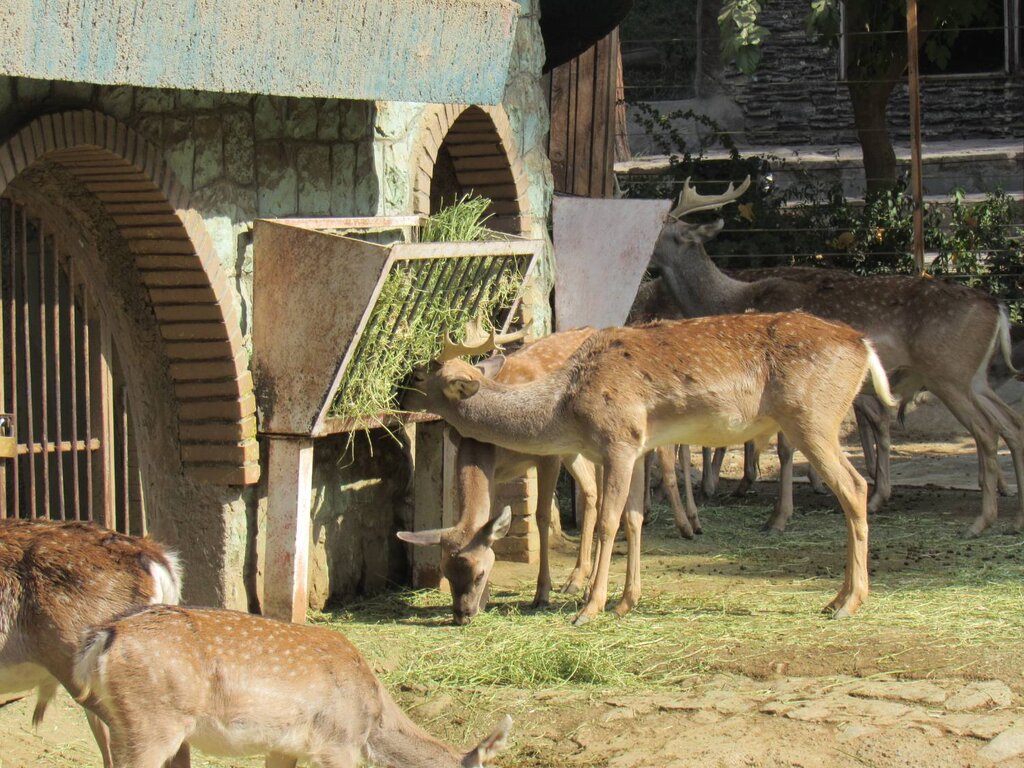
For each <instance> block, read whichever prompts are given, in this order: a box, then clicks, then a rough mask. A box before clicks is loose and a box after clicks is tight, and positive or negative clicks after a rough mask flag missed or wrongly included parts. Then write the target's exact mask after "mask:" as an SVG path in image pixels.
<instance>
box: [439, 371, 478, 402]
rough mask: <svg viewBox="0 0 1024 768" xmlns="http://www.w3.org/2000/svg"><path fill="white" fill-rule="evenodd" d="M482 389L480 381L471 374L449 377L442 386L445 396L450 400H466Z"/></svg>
mask: <svg viewBox="0 0 1024 768" xmlns="http://www.w3.org/2000/svg"><path fill="white" fill-rule="evenodd" d="M479 389H480V382H479V381H477V380H476V379H474V378H471V377H469V376H455V377H453V378H450V379H448V381H446V382H445V383H444V386H442V387H441V391H442V392H444V396H445V397H447V398H448V399H449V400H466V399H468V398H470V397H472V396H473V395H475V394H476V393H477V392H478V391H479Z"/></svg>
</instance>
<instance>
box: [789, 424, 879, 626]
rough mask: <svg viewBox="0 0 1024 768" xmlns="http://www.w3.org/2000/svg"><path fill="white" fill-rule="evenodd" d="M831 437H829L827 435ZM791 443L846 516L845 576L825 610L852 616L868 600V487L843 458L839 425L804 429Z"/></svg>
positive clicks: (835, 615)
mask: <svg viewBox="0 0 1024 768" xmlns="http://www.w3.org/2000/svg"><path fill="white" fill-rule="evenodd" d="M830 433H831V434H830ZM789 434H790V438H791V441H792V443H793V445H794V446H795V447H797V448H798V449H799V450H800V451H801V452H803V454H804V456H806V457H807V460H808V461H809V462H810V463H811V465H812V466H813V467H814V468H815V469H816V470H817V471H818V472H819V473H820V474H821V477H822V479H823V480H824V481H825V483H826V485H828V487H829V488H831V489H832V491H833V493H835V495H836V496H837V497H838V499H839V504H840V506H841V507H842V508H843V513H844V514H845V515H846V572H845V576H844V579H843V586H842V589H840V590H839V593H838V594H837V595H836V597H835V599H833V600H832V602H830V603H829V604H828V606H826V608H825V610H826V611H827V612H831V613H832V616H833V618H836V619H842V618H846V617H848V616H852V615H853V614H854V613H856V612H857V609H858V608H860V606H861V605H862V604H863V603H864V601H865V600H866V599H867V596H868V510H867V499H868V484H867V481H866V480H865V479H864V478H863V477H861V475H860V474H859V473H858V472H857V470H856V469H854V467H853V465H852V464H851V463H850V462H849V460H848V459H847V458H846V457H845V456H844V455H843V450H842V447H841V446H840V445H839V430H838V424H837V425H836V426H835V428H834V429H827V430H826V429H825V428H818V429H813V431H812V430H811V429H803V430H801V429H800V428H799V427H797V429H795V430H793V431H792V432H790V433H789Z"/></svg>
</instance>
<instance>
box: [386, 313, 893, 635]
mask: <svg viewBox="0 0 1024 768" xmlns="http://www.w3.org/2000/svg"><path fill="white" fill-rule="evenodd" d="M556 335H557V334H556ZM869 371H870V372H871V374H872V380H873V383H874V386H875V389H876V391H877V392H878V393H879V395H880V396H881V397H883V398H884V399H886V401H887V402H890V403H891V402H892V400H891V396H890V395H889V390H888V384H887V382H886V378H885V372H884V371H883V369H882V367H881V364H880V363H879V362H878V358H877V356H876V355H875V353H874V351H873V350H872V348H871V345H870V343H869V342H868V341H866V340H865V339H864V338H863V336H862V335H861V334H859V333H858V332H856V331H853V330H852V329H850V328H848V327H846V326H842V325H837V324H834V323H829V322H826V321H824V320H821V319H819V318H815V317H812V316H810V315H805V314H802V313H780V314H773V315H772V314H745V315H734V316H728V317H709V318H701V319H698V320H682V321H668V322H663V323H657V324H653V325H649V326H641V327H631V328H630V327H627V328H609V329H605V330H602V331H598V332H596V333H594V334H593V335H592V336H591V337H590V338H589V339H588V340H587V341H586V342H584V344H583V345H582V346H581V347H580V348H579V349H578V350H577V351H576V353H575V354H573V355H572V357H570V358H569V360H568V361H567V362H566V363H565V365H563V366H562V367H560V368H559V369H557V370H556V371H554V372H553V373H550V374H548V375H547V376H545V377H544V378H542V379H539V380H537V381H534V382H531V383H529V384H522V385H518V386H514V385H508V384H501V383H499V382H496V381H494V380H492V379H490V378H488V377H487V375H486V374H485V372H484V371H482V370H481V369H479V368H477V367H475V366H473V365H470V364H469V363H467V362H465V361H463V360H459V359H455V360H449V361H447V362H444V363H434V364H432V365H431V366H429V367H428V368H425V369H420V370H419V371H417V372H416V373H415V374H414V378H413V382H414V386H415V389H413V390H411V391H409V392H407V394H406V397H405V400H404V403H405V406H406V407H407V408H409V409H411V410H420V411H430V412H432V413H436V414H438V415H440V416H442V417H443V418H444V419H446V420H447V421H448V423H449V424H451V425H452V426H453V427H454V428H455V429H456V431H458V432H459V433H460V434H462V435H463V436H464V437H471V438H473V439H476V440H481V441H485V442H491V443H494V444H496V445H499V446H502V447H504V448H507V449H508V450H513V451H518V452H521V453H527V454H531V455H554V456H561V455H566V454H571V453H581V454H583V455H584V456H585V457H586V458H588V459H590V460H591V461H593V462H595V463H597V464H599V465H600V466H601V467H602V468H603V478H602V493H601V501H600V515H599V520H600V536H599V546H600V553H599V559H598V563H597V568H596V571H595V575H594V576H593V578H592V580H591V590H590V597H589V599H588V601H587V603H586V605H585V607H584V608H583V610H582V611H581V612H580V614H579V615H578V616H577V617H576V623H577V624H581V623H584V622H586V621H589V620H591V619H593V618H594V617H595V616H596V615H597V614H598V613H599V612H600V611H601V610H603V608H604V603H605V599H606V597H607V592H608V570H609V564H610V560H611V551H612V542H613V541H614V536H615V532H616V530H617V529H618V526H619V521H620V518H621V516H622V514H623V510H624V508H625V507H627V502H630V501H631V500H630V499H629V498H627V497H628V496H633V497H634V498H633V500H632V501H631V503H629V504H628V506H629V509H628V510H627V515H626V517H627V520H626V522H627V527H626V533H627V541H628V559H627V580H626V588H625V591H624V594H623V597H622V600H621V602H620V603H619V604H618V606H617V607H616V613H618V614H619V615H622V614H624V613H626V612H628V611H629V610H630V609H631V608H632V607H633V606H634V605H635V603H636V601H637V599H638V598H639V596H640V574H639V553H640V527H641V524H642V515H641V512H640V509H639V505H638V504H637V503H636V499H635V497H636V495H637V494H636V492H635V489H637V488H641V489H642V462H640V459H641V458H642V457H643V455H644V454H645V453H646V452H648V451H650V450H652V449H653V448H656V447H658V446H660V445H670V444H676V443H698V444H703V445H733V444H736V443H739V442H744V441H746V440H748V439H751V440H755V441H759V442H763V441H764V440H766V439H767V438H768V437H769V436H770V435H771V434H773V433H775V432H777V431H779V430H780V429H781V430H782V431H783V432H785V433H786V434H787V436H788V437H789V438H790V439H791V441H792V442H793V444H794V445H795V446H796V447H797V448H799V449H800V450H801V451H802V452H803V453H804V455H805V456H807V457H808V460H809V461H810V462H811V464H812V465H813V466H814V467H815V468H816V469H817V470H818V471H819V472H820V473H821V476H822V477H823V478H824V480H825V482H826V483H827V484H828V485H829V487H830V488H831V489H832V490H833V491H834V492H835V493H836V495H837V496H838V497H839V501H840V504H841V506H842V508H843V511H844V512H845V513H846V518H847V563H846V577H845V580H844V583H843V586H842V588H841V589H840V591H839V593H838V594H837V596H836V598H835V599H834V600H833V601H832V602H831V603H830V604H829V606H828V608H829V609H830V610H832V611H833V612H834V615H835V616H836V617H843V616H848V615H850V614H853V613H854V612H855V611H856V610H857V609H858V608H859V607H860V605H861V604H862V603H863V601H864V599H865V598H866V597H867V593H868V577H867V509H866V506H867V484H866V483H865V482H864V479H863V478H862V477H861V476H860V475H859V474H857V472H856V470H854V468H853V466H852V465H851V464H850V462H849V461H848V460H847V459H846V457H845V456H844V455H843V453H842V449H841V448H840V445H839V427H840V424H841V422H842V420H843V416H844V415H845V413H846V411H847V410H848V409H849V407H850V404H851V403H852V402H853V398H854V396H855V395H856V394H857V392H858V391H859V390H860V387H861V384H862V382H863V380H864V378H865V376H866V374H867V373H868V372H869ZM638 466H639V470H640V471H639V472H637V469H638ZM637 475H640V476H641V477H639V478H638V477H637ZM634 479H636V480H638V482H633V480H634ZM631 486H632V488H633V489H634V493H633V494H630V493H629V491H630V488H631ZM639 495H640V496H641V497H642V493H641V494H639Z"/></svg>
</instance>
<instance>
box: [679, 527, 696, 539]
mask: <svg viewBox="0 0 1024 768" xmlns="http://www.w3.org/2000/svg"><path fill="white" fill-rule="evenodd" d="M676 530H677V531H679V535H680V536H682V537H683V538H684V539H692V538H693V530H692V529H688V528H683V527H682V526H678V525H677V526H676Z"/></svg>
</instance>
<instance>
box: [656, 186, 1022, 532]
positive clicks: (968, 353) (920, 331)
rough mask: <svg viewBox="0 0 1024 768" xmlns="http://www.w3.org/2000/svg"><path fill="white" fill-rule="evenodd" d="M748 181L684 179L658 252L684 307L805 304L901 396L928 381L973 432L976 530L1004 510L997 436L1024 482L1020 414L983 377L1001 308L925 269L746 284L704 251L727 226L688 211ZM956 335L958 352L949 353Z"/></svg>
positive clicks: (694, 311) (709, 310)
mask: <svg viewBox="0 0 1024 768" xmlns="http://www.w3.org/2000/svg"><path fill="white" fill-rule="evenodd" d="M749 183H750V180H749V178H748V179H747V180H746V181H745V182H744V183H743V184H742V185H740V187H739V188H737V189H734V188H733V185H732V184H730V185H729V189H728V190H727V191H726V193H724V194H722V195H716V196H701V195H697V194H695V193H694V191H693V189H692V188H691V187H690V185H689V182H687V184H686V185H684V188H683V191H682V193H681V194H680V200H679V204H678V205H677V206H676V208H675V209H674V210H673V211H672V212H671V213H670V214H669V216H668V218H667V219H666V224H665V226H664V227H663V228H662V231H661V233H660V234H659V236H658V241H657V244H656V245H655V249H654V254H653V257H652V261H653V263H654V264H655V265H656V266H657V267H658V269H659V270H660V272H661V276H662V280H663V282H664V285H665V288H666V289H667V291H668V292H669V294H670V295H671V296H672V298H673V299H674V301H675V302H676V305H677V306H678V307H679V310H680V311H681V312H682V313H683V315H685V316H687V317H702V316H707V315H719V314H730V313H736V312H746V311H759V312H775V311H787V310H802V311H805V312H809V313H811V314H813V315H816V316H818V317H822V318H825V319H829V320H835V321H838V322H844V323H847V324H849V325H851V326H852V327H854V328H856V329H858V330H859V331H861V332H862V333H864V334H865V336H867V338H868V339H870V340H871V341H872V342H873V343H874V344H875V347H876V348H877V350H878V355H879V357H880V358H881V360H882V362H883V365H884V366H885V369H886V370H887V371H889V372H891V374H892V375H893V376H894V382H893V383H894V388H895V389H896V390H897V391H898V392H899V393H900V394H902V395H904V396H905V395H909V394H911V393H913V392H916V391H917V390H918V389H919V388H921V387H922V386H923V387H926V388H927V389H928V390H930V391H931V392H932V393H933V394H934V395H935V396H936V397H938V398H939V399H940V400H941V401H942V402H943V403H944V404H945V405H946V407H948V408H949V410H950V411H951V412H952V413H953V415H954V416H955V417H956V418H957V419H958V420H959V421H960V423H961V424H963V425H964V426H965V427H966V428H967V429H968V430H969V431H970V433H971V435H972V436H973V437H974V439H975V442H976V444H977V448H978V458H979V467H980V486H981V491H982V502H981V513H980V514H979V515H978V517H977V518H976V519H975V520H974V522H973V523H972V524H971V526H970V528H969V529H968V531H967V534H968V535H971V536H976V535H978V534H980V533H981V532H982V531H984V530H985V529H986V528H988V527H989V526H990V525H992V523H994V522H995V520H996V518H997V514H998V511H997V507H996V487H997V483H998V466H997V464H996V441H997V440H998V438H999V437H1002V438H1003V440H1005V441H1006V444H1007V446H1009V448H1010V453H1011V454H1012V456H1013V464H1014V472H1015V474H1016V477H1017V486H1018V488H1021V487H1024V450H1022V449H1024V421H1022V420H1021V417H1020V416H1019V415H1018V414H1017V413H1016V412H1015V411H1014V410H1013V409H1012V408H1010V407H1009V406H1007V405H1006V403H1004V402H1003V401H1002V400H1001V399H1000V398H999V397H998V396H997V395H996V394H995V392H993V391H992V389H991V387H990V386H989V384H988V382H987V380H986V375H985V374H986V370H987V367H988V364H989V360H990V359H991V357H992V355H993V352H994V351H995V349H996V347H997V346H998V347H999V348H1000V349H1001V351H1002V353H1003V355H1004V358H1005V359H1006V360H1009V356H1010V338H1009V321H1008V318H1007V315H1006V311H1005V309H1004V308H1003V307H1001V306H1000V305H999V304H998V302H996V300H995V299H993V298H992V297H991V296H988V295H987V294H984V293H982V292H980V291H976V290H974V289H971V288H967V287H965V286H962V285H957V284H954V283H950V282H946V281H944V280H938V279H932V278H924V277H908V276H891V275H890V276H876V277H854V276H852V275H846V274H845V273H844V274H843V275H842V276H839V275H836V274H833V273H822V274H821V276H820V277H814V278H813V279H808V280H806V281H795V280H786V279H781V278H767V279H764V280H757V281H754V282H750V283H747V282H743V281H740V280H736V279H734V278H731V277H729V276H728V275H726V274H725V273H723V272H722V271H721V270H720V269H718V268H717V267H716V266H715V265H714V263H713V262H712V261H711V259H710V258H709V257H708V255H707V252H706V251H705V250H704V243H705V242H706V241H707V240H709V239H711V238H713V237H714V236H715V235H717V234H718V232H719V231H721V229H722V226H723V222H722V221H721V219H719V220H718V221H716V222H713V223H710V224H701V225H698V224H690V223H687V222H685V221H683V220H682V217H683V216H684V215H686V214H688V213H695V212H698V211H707V210H712V209H716V208H719V207H721V206H722V205H725V204H726V203H729V202H732V201H734V200H736V199H737V198H738V197H739V196H740V195H742V194H743V192H744V191H745V190H746V188H747V186H748V185H749ZM953 340H955V353H950V344H951V343H954V341H953ZM877 466H878V475H879V477H878V484H879V485H880V486H881V485H883V484H885V485H887V484H888V475H887V474H885V473H886V471H887V467H886V466H885V464H884V462H883V461H878V462H877ZM777 517H778V516H777ZM779 523H781V524H782V525H784V520H777V521H776V522H774V523H773V525H777V524H779ZM1016 528H1017V529H1018V530H1024V494H1021V495H1020V496H1019V497H1018V512H1017V519H1016Z"/></svg>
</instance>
